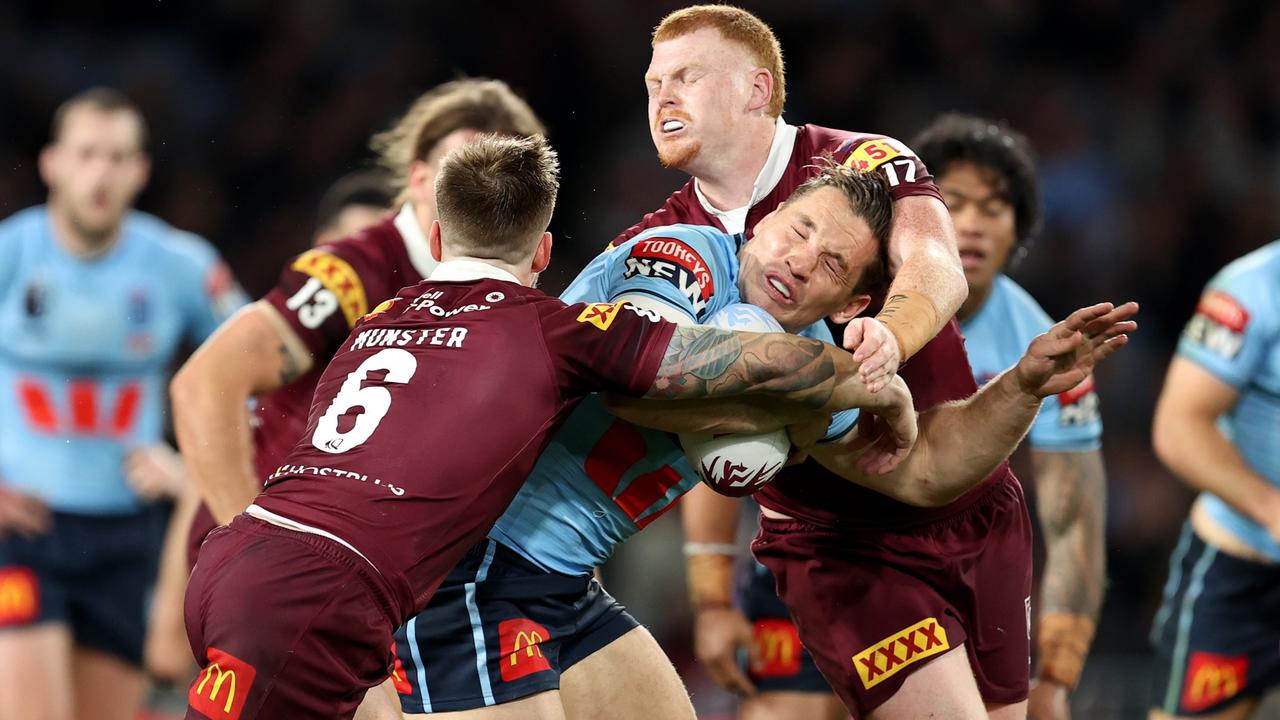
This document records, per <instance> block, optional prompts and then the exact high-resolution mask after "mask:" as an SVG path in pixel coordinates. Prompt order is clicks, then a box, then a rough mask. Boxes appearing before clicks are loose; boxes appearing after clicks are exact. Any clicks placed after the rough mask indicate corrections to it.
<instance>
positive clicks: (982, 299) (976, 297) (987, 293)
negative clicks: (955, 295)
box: [956, 283, 996, 322]
mask: <svg viewBox="0 0 1280 720" xmlns="http://www.w3.org/2000/svg"><path fill="white" fill-rule="evenodd" d="M995 286H996V284H995V283H991V284H990V285H988V286H986V287H985V288H975V289H973V290H970V291H969V297H967V298H965V299H964V302H963V303H961V304H960V309H959V310H957V311H956V320H958V321H960V322H968V320H969V318H971V317H973V316H974V315H977V314H978V311H979V310H981V309H982V306H983V305H986V304H987V300H988V299H990V298H991V290H992V288H994V287H995Z"/></svg>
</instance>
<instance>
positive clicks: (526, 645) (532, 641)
mask: <svg viewBox="0 0 1280 720" xmlns="http://www.w3.org/2000/svg"><path fill="white" fill-rule="evenodd" d="M545 639H546V638H544V637H542V633H540V632H538V631H537V630H533V631H530V632H524V631H523V630H522V631H520V632H518V633H516V639H515V641H514V642H513V643H511V646H512V647H511V664H512V665H515V664H516V660H517V659H519V657H520V651H521V650H524V651H525V654H526V655H527V656H528V657H533V655H534V653H537V654H538V657H543V654H542V648H540V647H538V646H539V645H541V644H542V641H543V640H545Z"/></svg>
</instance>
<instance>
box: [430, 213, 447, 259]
mask: <svg viewBox="0 0 1280 720" xmlns="http://www.w3.org/2000/svg"><path fill="white" fill-rule="evenodd" d="M427 245H429V246H430V248H431V259H432V260H435V261H436V262H444V245H443V244H442V243H441V242H440V221H439V220H432V221H431V229H430V230H428V231H427Z"/></svg>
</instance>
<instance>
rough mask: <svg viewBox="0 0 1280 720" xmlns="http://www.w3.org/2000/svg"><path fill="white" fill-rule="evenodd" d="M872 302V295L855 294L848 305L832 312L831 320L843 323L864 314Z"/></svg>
mask: <svg viewBox="0 0 1280 720" xmlns="http://www.w3.org/2000/svg"><path fill="white" fill-rule="evenodd" d="M870 304H871V296H870V295H866V294H862V295H854V296H853V299H852V300H850V301H849V303H848V304H847V305H845V306H844V307H842V308H840V309H839V310H837V311H835V312H833V313H831V322H833V323H837V324H839V325H843V324H845V323H847V322H849V321H850V320H852V319H854V318H856V317H858V315H860V314H862V311H863V310H866V309H867V306H868V305H870Z"/></svg>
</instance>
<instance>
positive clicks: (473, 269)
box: [427, 259, 522, 285]
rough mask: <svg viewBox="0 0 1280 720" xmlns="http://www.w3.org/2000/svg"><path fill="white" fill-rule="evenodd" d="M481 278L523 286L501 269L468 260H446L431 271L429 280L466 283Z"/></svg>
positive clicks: (479, 261)
mask: <svg viewBox="0 0 1280 720" xmlns="http://www.w3.org/2000/svg"><path fill="white" fill-rule="evenodd" d="M480 278H489V279H490V280H503V281H505V282H513V283H515V284H517V285H520V284H522V283H521V282H520V278H518V277H516V276H515V275H512V274H511V273H509V272H507V271H506V270H503V269H502V268H500V267H496V266H493V265H490V264H489V263H487V262H484V261H481V260H467V259H461V260H445V261H444V262H442V263H439V264H437V265H436V269H435V270H433V271H431V275H430V276H429V277H428V278H427V279H428V280H443V281H445V282H465V281H467V280H479V279H480Z"/></svg>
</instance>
